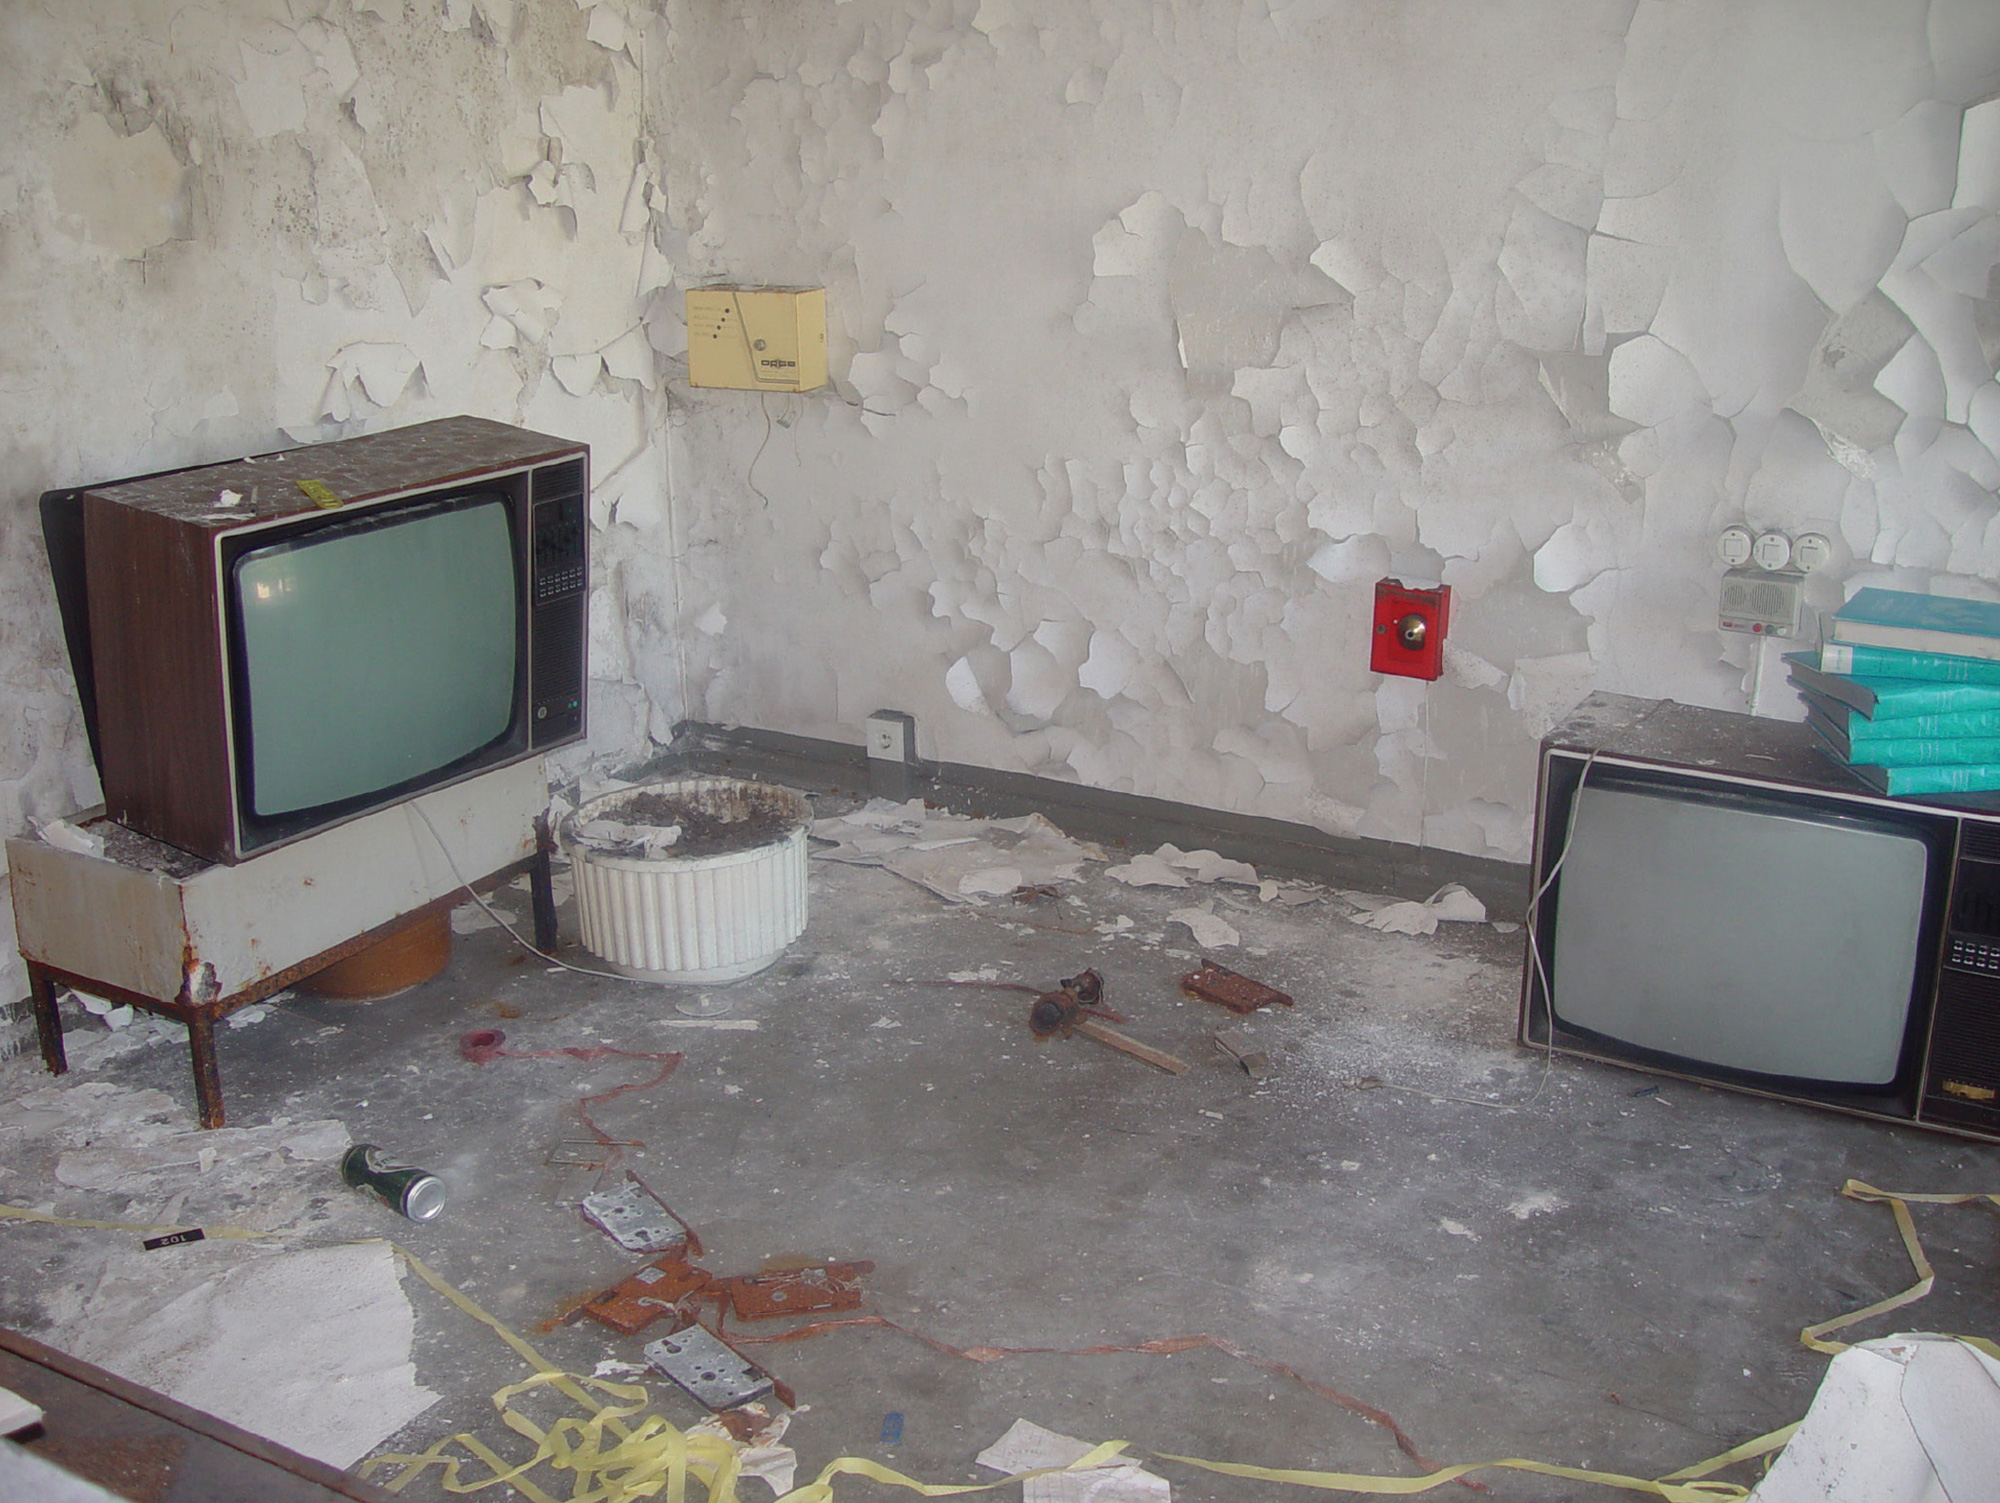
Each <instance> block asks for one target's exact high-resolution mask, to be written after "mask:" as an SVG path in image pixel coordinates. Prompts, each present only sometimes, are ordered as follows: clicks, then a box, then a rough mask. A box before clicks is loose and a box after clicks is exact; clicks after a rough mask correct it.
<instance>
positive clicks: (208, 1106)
mask: <svg viewBox="0 0 2000 1503" xmlns="http://www.w3.org/2000/svg"><path fill="white" fill-rule="evenodd" d="M187 1025H188V1055H189V1057H190V1058H191V1059H192V1060H193V1062H194V1100H195V1106H196V1107H197V1108H198V1109H199V1110H200V1112H201V1125H202V1126H203V1127H220V1126H222V1075H221V1072H220V1071H218V1070H217V1069H216V1067H215V1014H214V1013H212V1012H209V1011H208V1010H207V1009H206V1008H203V1009H200V1010H198V1011H195V1012H191V1013H189V1014H188V1020H187Z"/></svg>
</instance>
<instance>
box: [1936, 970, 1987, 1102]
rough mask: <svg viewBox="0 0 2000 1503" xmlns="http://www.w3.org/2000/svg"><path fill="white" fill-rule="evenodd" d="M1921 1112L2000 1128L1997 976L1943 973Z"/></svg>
mask: <svg viewBox="0 0 2000 1503" xmlns="http://www.w3.org/2000/svg"><path fill="white" fill-rule="evenodd" d="M1923 1115H1924V1116H1925V1117H1927V1118H1930V1119H1932V1120H1934V1121H1939V1122H1951V1123H1955V1124H1957V1125H1959V1126H1963V1127H1973V1128H1979V1129H1982V1130H1984V1131H1987V1132H1993V1131H1996V1130H2000V979H1994V978H1990V977H1985V976H1969V975H1966V974H1965V973H1963V972H1960V971H1950V970H1947V971H1946V972H1945V973H1944V978H1943V981H1942V983H1941V984H1940V985H1939V987H1938V993H1937V1012H1936V1015H1935V1016H1934V1017H1933V1019H1932V1022H1931V1058H1930V1069H1929V1072H1928V1075H1927V1076H1926V1078H1925V1081H1924V1107H1923Z"/></svg>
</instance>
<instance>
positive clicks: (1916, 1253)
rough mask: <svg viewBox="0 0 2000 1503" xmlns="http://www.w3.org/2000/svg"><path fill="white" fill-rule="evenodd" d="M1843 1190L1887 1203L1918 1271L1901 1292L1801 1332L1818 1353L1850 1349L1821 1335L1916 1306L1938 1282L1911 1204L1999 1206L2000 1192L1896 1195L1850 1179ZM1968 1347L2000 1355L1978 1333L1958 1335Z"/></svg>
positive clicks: (1857, 1197) (1851, 1195)
mask: <svg viewBox="0 0 2000 1503" xmlns="http://www.w3.org/2000/svg"><path fill="white" fill-rule="evenodd" d="M1840 1193H1841V1194H1842V1195H1845V1196H1846V1197H1847V1198H1848V1199H1849V1200H1859V1201H1863V1202H1865V1203H1868V1204H1871V1205H1886V1206H1888V1208H1889V1211H1890V1214H1891V1215H1893V1216H1894V1217H1895V1218H1896V1230H1897V1231H1898V1232H1899V1233H1900V1234H1901V1235H1902V1238H1903V1251H1904V1252H1906V1253H1907V1254H1909V1258H1910V1266H1911V1267H1912V1268H1913V1269H1915V1270H1916V1274H1917V1281H1916V1283H1914V1284H1912V1285H1910V1287H1909V1288H1907V1289H1905V1290H1904V1291H1903V1292H1902V1293H1901V1294H1892V1295H1890V1296H1889V1297H1888V1298H1887V1299H1883V1300H1877V1301H1876V1302H1875V1303H1874V1304H1872V1305H1870V1306H1868V1308H1867V1309H1865V1310H1856V1311H1854V1312H1853V1313H1852V1314H1851V1315H1841V1316H1837V1317H1835V1318H1834V1319H1832V1320H1823V1321H1821V1322H1820V1323H1819V1324H1818V1325H1815V1326H1807V1327H1806V1328H1805V1329H1804V1330H1803V1331H1801V1332H1799V1340H1800V1341H1801V1342H1802V1343H1804V1344H1805V1345H1806V1346H1809V1347H1811V1348H1812V1349H1813V1350H1814V1351H1816V1352H1825V1353H1827V1354H1828V1355H1830V1356H1831V1355H1835V1354H1838V1353H1840V1352H1844V1351H1846V1350H1847V1343H1846V1342H1844V1341H1825V1340H1822V1339H1821V1338H1822V1337H1824V1336H1826V1335H1828V1334H1829V1333H1831V1332H1833V1331H1844V1330H1846V1329H1847V1328H1848V1327H1849V1326H1854V1325H1859V1324H1861V1322H1862V1321H1864V1320H1869V1319H1872V1318H1873V1317H1874V1316H1877V1315H1886V1314H1888V1313H1889V1311H1891V1310H1900V1309H1902V1307H1903V1306H1905V1305H1913V1304H1915V1303H1916V1302H1917V1301H1918V1300H1920V1299H1922V1298H1923V1297H1924V1296H1925V1295H1927V1294H1929V1293H1930V1292H1931V1286H1932V1285H1933V1284H1934V1283H1935V1282H1936V1281H1937V1272H1936V1270H1935V1269H1933V1268H1932V1267H1931V1260H1930V1259H1929V1258H1927V1257H1926V1256H1924V1244H1923V1243H1922V1242H1921V1241H1920V1240H1918V1237H1917V1223H1916V1220H1915V1218H1914V1217H1912V1216H1911V1215H1910V1206H1911V1204H1912V1203H1913V1202H1914V1203H1916V1204H1918V1205H1931V1206H1964V1205H1972V1204H1974V1203H1975V1202H1977V1201H1981V1200H1988V1201H1991V1202H1992V1203H1993V1204H1994V1205H1996V1206H2000V1195H1897V1194H1892V1193H1891V1192H1889V1191H1887V1190H1878V1189H1876V1188H1875V1187H1874V1186H1873V1185H1868V1184H1863V1183H1862V1182H1861V1181H1860V1180H1858V1179H1851V1180H1849V1181H1848V1182H1847V1183H1846V1184H1844V1185H1842V1186H1841V1187H1840ZM1958 1339H1959V1340H1960V1341H1963V1342H1965V1343H1966V1344H1967V1345H1969V1346H1976V1347H1978V1348H1979V1349H1980V1350H1981V1351H1983V1352H1986V1353H1987V1354H1988V1355H1990V1356H1994V1357H2000V1346H1996V1345H1995V1344H1994V1343H1993V1342H1991V1341H1988V1340H1986V1339H1985V1338H1984V1337H1979V1336H1961V1337H1959V1338H1958Z"/></svg>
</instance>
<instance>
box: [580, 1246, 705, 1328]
mask: <svg viewBox="0 0 2000 1503" xmlns="http://www.w3.org/2000/svg"><path fill="white" fill-rule="evenodd" d="M708 1285H709V1276H708V1274H707V1273H705V1272H703V1271H702V1270H701V1269H699V1268H696V1267H695V1266H694V1265H693V1264H692V1263H690V1262H688V1261H687V1260H686V1259H685V1258H684V1257H682V1256H681V1254H680V1253H678V1252H675V1253H669V1254H668V1255H667V1256H666V1257H663V1258H655V1259H654V1260H653V1261H652V1262H650V1263H648V1264H647V1265H646V1266H645V1267H644V1268H642V1269H640V1270H639V1271H638V1272H637V1273H635V1274H633V1275H632V1276H631V1277H630V1278H629V1279H626V1280H624V1281H623V1282H622V1283H619V1284H615V1285H613V1286H612V1287H611V1288H609V1289H607V1290H605V1291H604V1292H603V1293H602V1294H596V1295H592V1296H591V1297H590V1298H589V1299H588V1300H585V1301H584V1303H583V1313H584V1314H585V1315H588V1316H589V1317H590V1318H591V1319H592V1320H595V1321H598V1322H600V1323H601V1324H603V1325H607V1326H609V1327H611V1329H612V1330H614V1331H619V1332H622V1333H623V1334H625V1335H627V1336H636V1335H638V1334H639V1332H641V1331H643V1330H645V1329H646V1327H647V1326H649V1325H651V1324H652V1323H653V1322H654V1321H656V1320H658V1319H659V1318H660V1317H661V1316H662V1315H666V1314H668V1313H669V1312H671V1311H672V1310H674V1309H675V1308H676V1307H677V1306H678V1305H679V1304H680V1302H681V1301H682V1300H684V1299H686V1298H687V1297H688V1296H689V1295H691V1294H700V1293H701V1292H702V1291H703V1290H705V1289H707V1288H708Z"/></svg>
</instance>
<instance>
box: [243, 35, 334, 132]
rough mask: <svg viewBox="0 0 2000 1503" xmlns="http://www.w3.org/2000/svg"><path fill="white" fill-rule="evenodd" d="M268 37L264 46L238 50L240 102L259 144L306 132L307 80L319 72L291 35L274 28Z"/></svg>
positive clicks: (309, 56) (244, 116) (246, 42)
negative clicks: (291, 132)
mask: <svg viewBox="0 0 2000 1503" xmlns="http://www.w3.org/2000/svg"><path fill="white" fill-rule="evenodd" d="M264 35H265V37H266V38H267V40H266V41H264V42H263V43H262V44H258V45H253V44H252V43H250V42H248V41H245V42H239V43H238V44H237V49H236V50H237V57H238V59H239V61H240V63H241V69H240V71H239V72H238V73H237V74H236V77H235V84H236V102H237V104H238V106H239V107H240V108H241V109H242V111H243V118H244V120H245V122H246V123H247V124H248V125H249V127H250V134H251V135H253V136H255V137H256V138H258V139H259V140H264V139H266V138H268V137H270V136H275V135H279V134H281V133H282V132H285V131H294V130H303V129H305V125H306V80H307V79H308V78H309V77H311V76H312V74H313V73H315V72H316V71H318V68H319V65H318V63H316V62H315V61H314V60H313V55H312V54H311V53H310V52H308V51H307V50H306V49H305V47H304V46H303V45H301V44H300V42H299V41H298V39H297V38H296V37H295V36H293V35H292V34H291V33H289V32H285V31H281V30H278V29H277V28H272V29H271V30H270V31H268V32H266V33H265V34H264ZM267 47H268V48H269V49H270V50H266V49H267Z"/></svg>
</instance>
